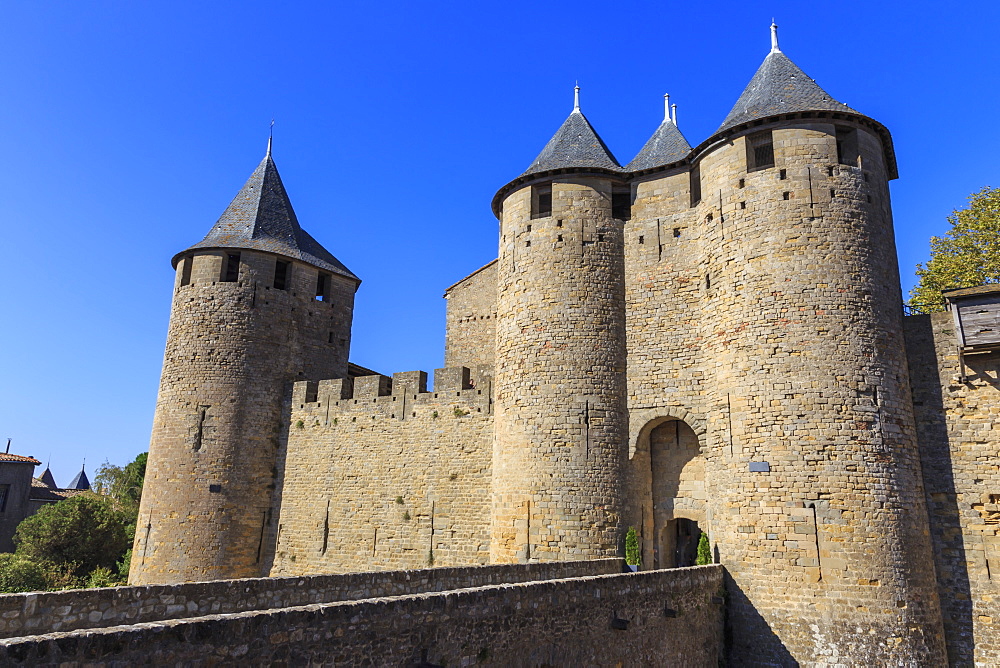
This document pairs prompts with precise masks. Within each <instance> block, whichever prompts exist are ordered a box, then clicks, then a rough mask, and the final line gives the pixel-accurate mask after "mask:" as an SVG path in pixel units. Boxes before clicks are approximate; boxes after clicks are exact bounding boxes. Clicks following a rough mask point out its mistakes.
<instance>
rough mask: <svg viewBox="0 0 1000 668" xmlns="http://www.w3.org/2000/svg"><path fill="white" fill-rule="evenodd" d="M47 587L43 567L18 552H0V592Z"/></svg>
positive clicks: (38, 589)
mask: <svg viewBox="0 0 1000 668" xmlns="http://www.w3.org/2000/svg"><path fill="white" fill-rule="evenodd" d="M48 588H49V578H48V574H47V573H46V570H45V567H44V566H42V565H41V564H39V563H37V562H34V561H32V560H30V559H28V558H27V557H24V556H21V555H18V554H9V553H8V554H0V592H3V593H5V594H11V593H14V592H20V591H42V590H45V589H48Z"/></svg>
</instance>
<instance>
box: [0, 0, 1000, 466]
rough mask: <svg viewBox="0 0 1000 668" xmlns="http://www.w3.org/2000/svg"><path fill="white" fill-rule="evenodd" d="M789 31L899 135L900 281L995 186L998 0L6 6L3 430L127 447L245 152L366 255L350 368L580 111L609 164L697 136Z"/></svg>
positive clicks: (441, 280) (491, 248)
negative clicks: (194, 263)
mask: <svg viewBox="0 0 1000 668" xmlns="http://www.w3.org/2000/svg"><path fill="white" fill-rule="evenodd" d="M772 16H774V17H775V18H776V19H777V22H778V24H779V26H780V34H781V46H782V50H783V51H784V52H785V53H786V54H787V55H788V56H789V57H790V58H791V59H792V60H793V61H795V62H796V63H797V64H798V65H799V66H800V67H802V68H803V69H804V70H805V71H806V73H807V74H809V75H810V76H812V77H813V78H815V79H816V80H817V81H818V82H819V84H820V85H821V86H823V87H824V88H825V89H826V90H827V91H828V92H830V93H831V94H832V95H833V96H834V97H835V98H837V99H838V100H840V101H842V102H844V103H846V104H848V105H851V106H852V107H854V108H856V109H858V110H859V111H861V112H862V113H865V114H867V115H869V116H872V117H874V118H876V119H878V120H880V121H882V122H883V123H884V124H885V125H886V126H887V127H888V128H889V129H890V130H891V131H892V133H893V135H894V138H895V144H896V151H897V155H898V160H899V172H900V179H899V180H898V181H895V182H894V183H893V185H892V196H893V200H894V204H895V207H894V210H895V219H896V229H897V236H898V241H899V254H900V264H901V267H902V272H903V284H904V289H907V290H908V289H909V287H910V285H911V284H912V268H913V266H914V265H915V264H916V263H917V262H920V261H923V260H925V259H926V255H927V240H928V238H929V237H930V236H931V235H932V234H941V233H942V232H944V230H945V229H946V222H945V216H946V215H947V214H948V213H949V212H950V211H951V210H952V209H954V208H956V207H959V206H962V205H963V204H964V202H965V199H966V197H967V196H968V195H969V193H971V192H973V191H976V190H978V189H980V188H981V187H982V186H984V185H994V186H998V185H1000V133H998V130H997V123H998V118H1000V113H998V112H1000V67H998V62H997V35H998V34H1000V20H998V19H1000V4H998V3H996V2H962V3H960V2H953V3H947V4H944V3H937V2H935V3H930V2H926V3H925V2H866V3H860V2H842V3H808V2H784V1H776V2H769V3H757V2H751V1H747V2H732V3H729V2H715V3H711V2H699V3H695V2H689V3H667V2H602V3H597V2H575V3H568V2H537V1H535V2H523V1H520V0H506V1H504V2H495V1H489V0H487V1H485V2H475V3H469V2H464V3H456V2H434V3H430V2H426V3H416V2H394V1H389V2H383V3H347V2H295V3H277V2H257V1H251V0H243V1H241V2H177V1H172V2H169V3H165V2H106V1H105V2H102V1H99V0H88V1H87V2H79V1H78V0H73V1H70V2H37V1H27V0H7V1H6V2H4V8H3V20H2V22H0V58H2V65H0V71H2V75H0V77H2V79H0V80H2V90H0V128H2V129H3V140H2V141H3V146H4V150H5V151H6V153H7V158H6V159H5V160H3V161H0V226H2V228H0V229H2V231H3V236H2V249H3V280H0V318H2V327H0V437H8V436H10V437H12V438H13V439H14V444H13V449H12V451H14V452H18V453H21V454H32V455H35V456H36V457H39V458H40V459H42V460H43V461H44V460H46V459H48V458H49V457H50V456H51V459H52V468H53V471H54V473H55V476H56V481H57V482H58V483H59V484H67V483H68V482H69V480H70V478H71V477H72V476H73V475H74V474H75V473H76V471H77V470H79V467H80V463H81V460H82V459H83V458H84V457H86V458H87V468H88V470H89V471H90V472H93V471H94V469H95V468H96V467H97V466H98V465H99V464H100V463H101V462H102V461H104V460H105V459H108V460H110V461H112V462H113V463H118V464H124V463H125V462H127V461H129V460H131V459H132V458H133V457H134V456H135V455H136V454H138V453H139V452H142V451H143V450H145V449H146V447H147V444H148V439H149V431H150V425H151V421H152V416H153V407H154V403H155V399H156V388H157V384H158V382H159V373H160V364H161V360H162V355H163V344H164V340H165V336H166V327H167V318H168V315H169V306H170V292H171V287H172V281H173V278H172V270H171V268H170V264H169V260H170V257H171V256H172V255H173V254H174V253H176V252H178V251H180V250H182V249H184V248H186V247H187V246H189V245H190V244H192V243H194V242H196V241H198V240H200V239H201V237H202V236H203V235H204V234H205V232H206V231H207V230H208V229H209V227H210V226H211V225H212V223H214V222H215V220H216V218H218V216H219V215H220V214H221V213H222V211H223V209H225V207H226V205H227V204H228V203H229V201H230V199H231V198H232V197H233V196H234V195H235V194H236V192H237V190H238V189H239V187H240V186H241V185H242V184H243V182H244V180H245V179H246V178H247V177H248V176H249V175H250V173H251V171H253V169H254V167H255V166H256V164H257V162H258V161H259V160H260V159H261V157H262V156H263V153H264V149H265V144H266V140H267V127H268V123H269V121H270V119H271V117H272V116H274V117H275V118H276V119H277V120H276V125H275V149H274V155H275V159H276V162H277V164H278V167H279V169H280V171H281V174H282V177H283V179H284V182H285V186H286V188H287V189H288V192H289V194H290V196H291V199H292V202H293V204H294V206H295V209H296V211H297V213H298V217H299V220H300V221H301V222H302V224H303V226H304V227H305V228H306V229H307V230H308V231H309V232H310V233H312V234H313V235H314V236H315V237H316V238H317V239H318V240H319V241H320V242H321V243H323V244H324V245H325V246H326V247H327V248H328V249H330V251H331V252H333V253H334V254H335V255H336V256H337V257H339V258H340V259H341V260H342V261H343V262H344V263H345V264H346V265H347V266H348V267H350V268H351V269H352V270H353V271H354V272H355V273H356V274H358V275H359V276H360V277H361V278H362V279H363V280H364V283H363V284H362V286H361V289H360V291H359V292H358V295H357V311H356V317H355V321H354V342H353V346H352V359H353V360H354V361H355V362H357V363H359V364H363V365H365V366H370V367H373V368H375V369H377V370H380V371H382V372H385V373H391V372H393V371H406V370H412V369H425V370H428V371H430V370H432V369H433V368H435V367H438V366H440V365H441V364H442V361H443V338H444V335H443V329H444V327H443V325H444V301H443V300H442V299H441V294H442V291H443V289H444V288H445V287H446V286H448V285H450V284H451V283H453V282H454V281H456V280H458V279H459V278H461V277H463V276H464V275H466V274H467V273H469V272H471V271H472V270H474V269H476V268H477V267H479V266H480V265H482V264H485V263H486V262H488V261H489V260H491V259H492V258H494V257H495V255H496V232H497V224H496V221H495V219H494V218H493V216H492V214H491V212H490V208H489V204H490V199H491V197H492V196H493V194H494V193H495V192H496V190H497V189H498V188H500V187H501V186H502V185H504V184H505V183H506V182H507V181H509V180H511V179H512V178H514V177H515V176H517V175H518V174H519V173H520V172H521V171H522V170H523V169H524V168H525V167H526V166H527V165H528V164H529V163H530V161H531V160H532V158H533V157H534V156H535V155H536V154H537V153H538V151H539V150H541V148H542V146H543V145H544V144H545V142H546V141H547V140H548V138H549V137H550V136H551V134H552V133H553V132H554V131H555V130H556V128H557V127H558V126H559V124H560V123H561V122H562V121H563V119H564V118H565V117H566V115H567V114H568V113H569V111H570V110H571V108H572V87H573V83H574V81H576V80H579V82H580V85H581V86H582V88H583V92H582V95H583V111H584V113H585V114H586V115H587V116H588V118H589V119H590V120H591V122H592V123H593V124H594V126H595V127H596V128H597V130H598V132H599V133H600V134H601V135H602V136H603V138H604V140H605V141H606V142H607V144H608V146H609V147H610V148H611V149H612V151H613V152H614V154H615V155H616V157H617V158H618V159H619V160H620V161H621V162H626V161H628V160H629V159H631V158H632V157H633V156H634V154H635V153H636V152H637V151H638V150H639V148H640V147H641V146H642V144H643V143H644V142H645V140H646V139H647V138H648V137H649V135H650V134H651V133H652V132H653V130H654V129H655V128H656V126H657V125H658V124H659V122H660V119H661V114H662V96H663V94H664V93H670V94H671V95H672V97H673V100H674V101H675V102H677V103H678V104H679V121H680V123H679V124H680V127H681V130H682V131H683V132H684V133H685V135H686V136H687V138H688V140H689V141H690V142H691V143H692V144H697V143H698V142H700V141H701V140H702V139H705V138H706V137H707V136H708V135H709V134H710V133H711V132H712V131H713V130H714V129H715V128H716V127H717V126H718V124H719V123H720V122H721V120H722V119H723V117H724V116H725V115H726V113H727V111H728V110H729V108H730V107H731V106H732V104H733V103H734V102H735V100H736V98H737V97H738V95H739V93H740V91H741V90H742V89H743V87H744V86H745V85H746V83H747V81H749V79H750V77H751V75H752V74H753V73H754V71H755V70H756V68H757V66H758V65H759V64H760V62H761V60H762V59H763V58H764V56H765V55H766V54H767V52H768V49H769V41H768V39H769V38H768V25H769V23H770V21H771V17H772Z"/></svg>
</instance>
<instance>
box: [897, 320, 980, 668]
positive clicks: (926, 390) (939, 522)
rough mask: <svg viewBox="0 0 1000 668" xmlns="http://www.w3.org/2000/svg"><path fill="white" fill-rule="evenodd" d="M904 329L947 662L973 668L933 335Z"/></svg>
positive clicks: (920, 323) (914, 325)
mask: <svg viewBox="0 0 1000 668" xmlns="http://www.w3.org/2000/svg"><path fill="white" fill-rule="evenodd" d="M904 325H905V332H906V354H907V357H908V362H909V367H910V383H911V385H912V387H913V409H914V416H915V418H916V426H917V442H918V444H919V446H920V465H921V468H922V469H923V477H924V492H925V494H926V496H927V512H928V514H929V515H930V522H931V540H932V541H933V543H932V544H933V548H934V559H935V564H934V566H935V571H936V573H937V581H938V582H937V584H938V592H939V594H940V597H941V608H942V613H943V616H944V628H945V642H946V645H947V648H948V659H949V663H951V665H954V666H966V665H972V663H973V655H974V640H975V639H974V637H973V626H972V596H971V588H970V585H969V570H968V564H967V562H966V554H965V541H964V538H963V535H962V523H961V518H960V516H959V515H960V511H959V508H958V495H957V493H956V490H955V477H954V470H953V468H952V459H951V443H950V441H949V438H948V425H947V422H946V420H945V407H944V398H943V396H942V393H941V386H942V382H941V381H942V379H941V378H940V377H939V375H938V374H939V371H938V359H937V354H936V352H935V346H934V331H933V327H932V323H931V317H930V316H927V315H914V316H908V317H906V318H904ZM970 366H971V365H970ZM970 370H973V369H970Z"/></svg>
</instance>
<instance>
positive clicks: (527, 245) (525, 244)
mask: <svg viewBox="0 0 1000 668" xmlns="http://www.w3.org/2000/svg"><path fill="white" fill-rule="evenodd" d="M529 246H531V241H530V240H528V241H525V242H524V247H525V248H528V247H529Z"/></svg>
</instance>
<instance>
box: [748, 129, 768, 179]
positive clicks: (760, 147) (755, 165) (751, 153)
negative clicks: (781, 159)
mask: <svg viewBox="0 0 1000 668" xmlns="http://www.w3.org/2000/svg"><path fill="white" fill-rule="evenodd" d="M746 145H747V171H748V172H755V171H757V170H759V169H767V168H769V167H774V138H773V137H772V136H771V131H770V130H764V131H763V132H756V133H754V134H752V135H747V138H746Z"/></svg>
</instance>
